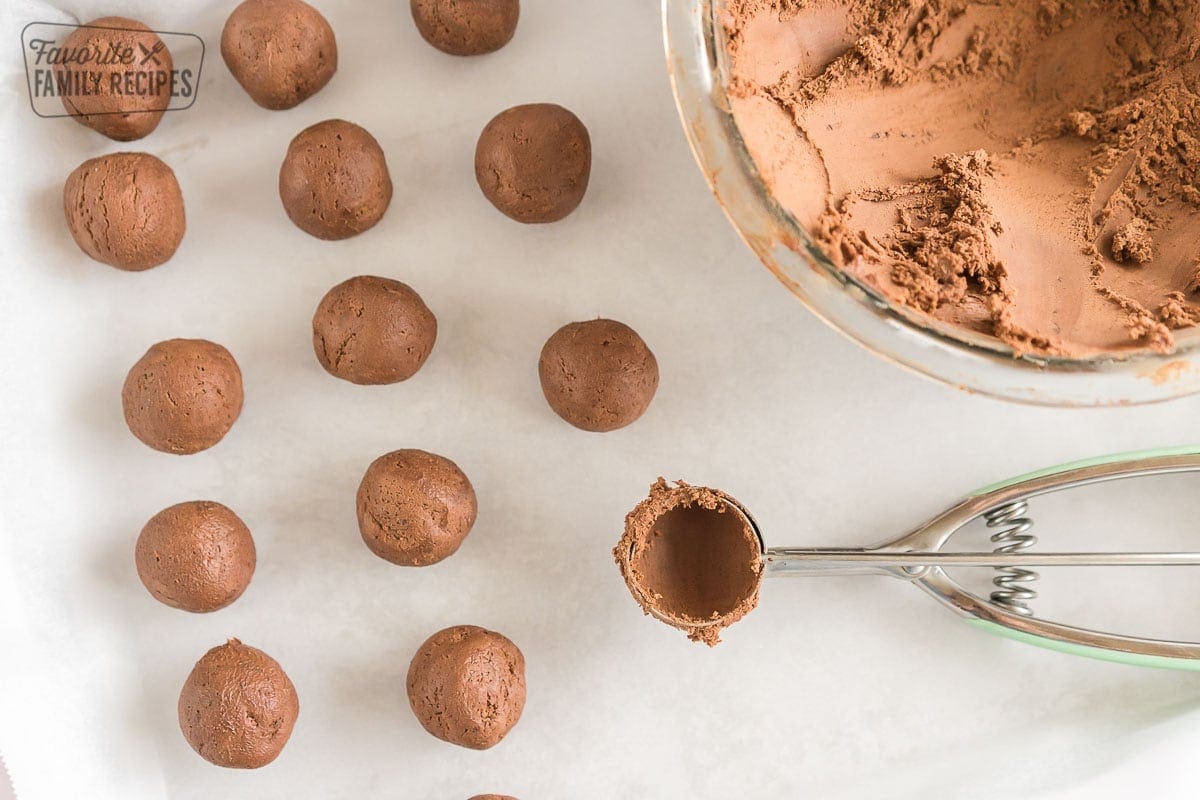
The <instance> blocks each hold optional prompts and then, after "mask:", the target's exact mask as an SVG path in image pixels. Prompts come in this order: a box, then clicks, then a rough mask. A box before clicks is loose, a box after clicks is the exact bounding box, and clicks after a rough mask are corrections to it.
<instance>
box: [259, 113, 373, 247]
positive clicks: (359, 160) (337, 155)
mask: <svg viewBox="0 0 1200 800" xmlns="http://www.w3.org/2000/svg"><path fill="white" fill-rule="evenodd" d="M279 197H280V199H281V200H283V209H284V210H285V211H286V212H287V215H288V216H289V217H290V218H291V220H292V222H294V223H296V226H297V227H298V228H300V230H302V231H305V232H307V233H310V234H312V235H313V236H316V237H317V238H318V239H347V238H349V237H351V236H356V235H358V234H360V233H362V232H363V231H365V230H367V229H368V228H371V227H372V226H374V225H375V223H377V222H379V220H380V218H382V217H383V212H385V211H387V207H388V203H390V202H391V201H392V179H391V176H389V175H388V168H387V161H385V160H384V157H383V150H382V149H380V147H379V142H377V141H375V137H374V136H372V135H371V134H369V133H367V132H366V131H365V130H363V129H362V128H360V127H359V126H357V125H355V124H354V123H352V122H346V121H345V120H340V119H327V120H325V121H324V122H318V123H317V124H316V125H312V126H310V127H308V128H305V129H304V130H302V131H300V133H298V134H296V138H295V139H292V143H291V144H290V145H288V151H287V155H286V156H285V157H284V159H283V166H282V167H281V168H280V170H279Z"/></svg>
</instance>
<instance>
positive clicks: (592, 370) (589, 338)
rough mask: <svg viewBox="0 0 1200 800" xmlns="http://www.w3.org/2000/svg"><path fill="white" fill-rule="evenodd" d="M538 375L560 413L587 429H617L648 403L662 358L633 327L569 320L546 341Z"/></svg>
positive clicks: (636, 415) (543, 392) (547, 398)
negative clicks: (656, 355)
mask: <svg viewBox="0 0 1200 800" xmlns="http://www.w3.org/2000/svg"><path fill="white" fill-rule="evenodd" d="M538 377H539V378H541V382H542V394H544V395H545V396H546V402H547V403H549V404H550V407H551V408H552V409H554V412H555V413H556V414H558V415H559V416H560V417H562V418H563V419H565V420H566V421H567V422H569V423H571V424H572V425H574V426H575V427H576V428H582V429H583V430H585V431H595V432H605V431H613V430H616V429H617V428H623V427H625V426H626V425H628V424H629V423H631V422H633V421H634V420H636V419H637V418H638V417H640V416H641V415H642V413H643V412H645V410H646V409H647V407H649V405H650V401H651V400H653V399H654V393H655V391H657V389H658V361H657V360H655V358H654V353H651V352H650V348H649V347H647V346H646V343H645V342H643V341H642V337H640V336H638V335H637V332H636V331H634V330H633V328H630V327H629V326H628V325H624V324H622V323H620V322H616V321H614V320H611V319H593V320H589V321H587V322H572V323H571V324H569V325H564V326H563V327H561V328H559V329H558V330H557V331H555V332H554V335H553V336H551V337H550V338H549V339H547V340H546V344H545V346H544V347H542V356H541V358H540V359H539V360H538Z"/></svg>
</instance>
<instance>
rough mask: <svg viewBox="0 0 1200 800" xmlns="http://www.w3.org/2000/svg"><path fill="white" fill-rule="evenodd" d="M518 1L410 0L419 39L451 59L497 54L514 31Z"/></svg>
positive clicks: (517, 13) (519, 7) (518, 8)
mask: <svg viewBox="0 0 1200 800" xmlns="http://www.w3.org/2000/svg"><path fill="white" fill-rule="evenodd" d="M520 15H521V2H520V0H412V16H413V21H414V22H416V23H417V30H418V31H420V32H421V36H422V38H424V39H425V41H427V42H429V43H430V44H431V45H433V46H434V47H436V48H437V49H438V50H441V51H442V52H443V53H449V54H450V55H452V56H478V55H482V54H484V53H491V52H493V51H495V50H499V49H500V48H501V47H504V45H506V44H508V42H509V40H510V39H512V37H513V34H514V33H516V31H517V18H518V17H520Z"/></svg>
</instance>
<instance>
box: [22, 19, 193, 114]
mask: <svg viewBox="0 0 1200 800" xmlns="http://www.w3.org/2000/svg"><path fill="white" fill-rule="evenodd" d="M21 52H22V54H23V55H24V57H25V76H26V79H27V83H28V86H29V103H30V105H31V106H32V108H33V113H35V114H37V115H38V116H39V117H69V116H72V114H73V113H79V111H75V112H72V111H71V110H70V109H72V108H76V107H77V106H79V105H81V104H82V103H84V102H86V101H87V100H89V99H91V100H93V101H94V100H96V99H97V98H103V99H104V102H105V104H106V108H105V110H104V111H95V110H88V111H87V113H88V114H89V115H96V114H127V113H130V112H140V111H146V110H147V106H146V103H147V99H148V98H149V99H152V98H161V99H162V100H165V101H166V102H165V104H164V103H155V105H156V106H157V109H158V110H164V111H182V110H183V109H186V108H191V107H192V105H194V104H195V102H196V96H197V93H198V91H199V89H200V72H201V69H202V68H203V66H204V40H203V39H201V38H200V37H199V36H197V35H196V34H194V33H178V32H174V31H148V30H144V29H141V28H114V27H109V26H96V25H71V24H68V23H62V22H31V23H29V24H28V25H26V26H25V27H24V28H23V29H22V30H21Z"/></svg>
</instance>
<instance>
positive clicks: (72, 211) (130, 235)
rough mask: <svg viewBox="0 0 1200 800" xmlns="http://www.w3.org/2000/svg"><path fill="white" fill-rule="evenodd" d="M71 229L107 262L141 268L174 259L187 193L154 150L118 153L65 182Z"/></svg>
mask: <svg viewBox="0 0 1200 800" xmlns="http://www.w3.org/2000/svg"><path fill="white" fill-rule="evenodd" d="M63 212H64V214H65V215H66V218H67V229H68V230H69V231H70V232H71V238H73V239H74V240H75V244H77V245H79V249H80V250H82V251H83V252H84V253H86V254H87V255H88V256H89V257H91V258H93V259H95V260H96V261H99V262H100V263H102V264H108V265H109V266H112V267H116V268H117V269H122V270H127V271H130V272H140V271H142V270H147V269H150V268H152V267H157V266H158V265H159V264H163V263H165V262H166V261H168V260H169V259H170V258H171V256H173V255H175V251H176V250H177V249H178V248H179V243H180V242H181V241H183V234H184V231H185V230H186V228H187V221H186V218H185V216H184V211H183V193H182V192H181V191H180V190H179V182H178V181H177V180H176V179H175V173H174V171H172V169H171V168H170V167H169V166H167V165H166V164H165V163H163V161H162V160H160V159H159V158H157V157H155V156H152V155H150V154H149V153H112V154H110V155H106V156H99V157H97V158H90V159H88V160H87V161H85V162H83V163H82V164H80V165H79V166H78V167H76V168H75V169H74V170H73V171H72V172H71V174H70V175H69V176H68V177H67V182H66V184H65V185H64V186H63Z"/></svg>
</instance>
